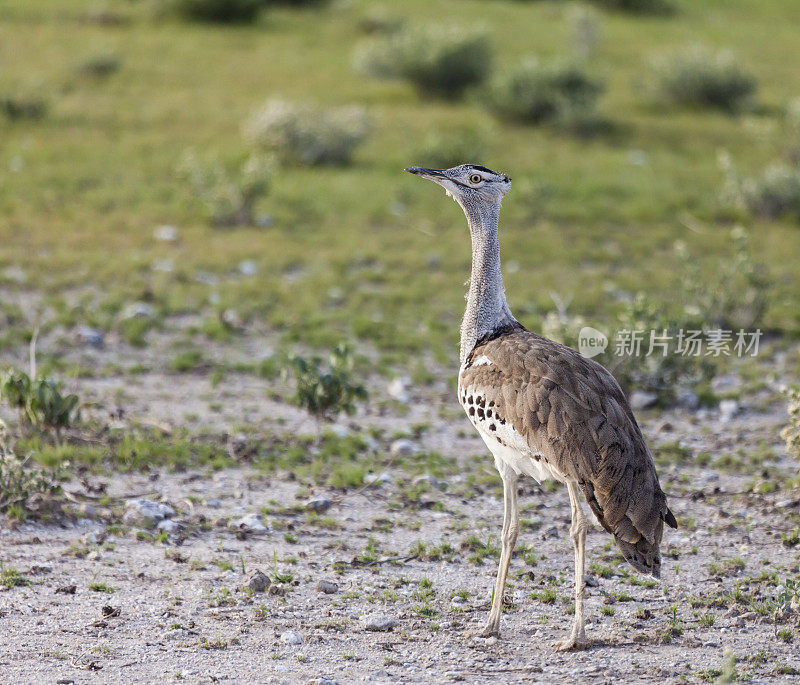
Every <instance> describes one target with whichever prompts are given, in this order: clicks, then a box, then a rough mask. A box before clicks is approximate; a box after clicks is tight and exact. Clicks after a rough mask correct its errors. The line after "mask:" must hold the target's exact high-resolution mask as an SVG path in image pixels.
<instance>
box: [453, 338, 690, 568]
mask: <svg viewBox="0 0 800 685" xmlns="http://www.w3.org/2000/svg"><path fill="white" fill-rule="evenodd" d="M483 355H485V356H486V357H487V358H488V359H489V360H490V361H491V364H481V365H473V364H472V363H473V361H474V360H476V359H478V358H480V357H481V356H483ZM461 384H462V387H464V388H467V387H475V388H480V391H481V393H482V394H483V395H484V396H485V398H486V401H487V402H489V401H493V402H494V403H495V405H496V406H497V412H498V414H499V415H500V416H502V417H504V418H505V419H506V420H507V421H510V422H511V424H512V425H513V427H514V429H515V430H516V431H517V432H518V433H520V434H521V435H522V436H524V438H525V439H526V440H527V442H528V444H529V445H530V446H531V448H532V449H533V450H535V451H539V452H541V453H542V455H543V458H544V459H545V460H547V461H548V462H549V463H551V464H552V465H553V466H554V467H555V468H556V469H558V471H560V472H561V473H563V474H565V475H566V476H567V477H568V478H570V479H573V480H575V481H576V482H577V483H578V485H579V487H580V488H581V490H582V491H583V493H584V496H585V497H586V500H587V502H588V503H589V506H590V507H591V509H592V511H593V512H594V514H595V516H596V517H597V520H598V521H599V522H600V524H601V525H602V526H603V527H604V528H605V529H606V530H607V531H608V532H609V533H612V534H613V535H614V537H615V538H616V540H617V543H618V544H619V546H620V549H621V550H622V553H623V555H624V556H625V558H626V559H627V560H628V561H629V562H630V563H631V565H632V566H634V568H636V569H638V570H640V571H643V572H647V573H652V574H653V575H658V573H659V569H660V557H659V554H658V548H659V545H660V543H661V535H662V531H663V524H664V521H666V522H667V523H668V524H669V525H672V526H673V527H675V526H676V525H677V524H676V522H675V517H674V516H673V515H672V512H671V511H670V510H669V508H668V507H667V501H666V496H665V495H664V492H663V491H662V490H661V486H660V485H659V482H658V475H657V474H656V470H655V465H654V464H653V458H652V456H651V454H650V451H649V450H648V448H647V445H646V444H645V442H644V438H643V437H642V433H641V431H640V429H639V425H638V424H637V423H636V419H635V418H634V416H633V412H632V411H631V409H630V406H629V404H628V401H627V399H626V398H625V394H624V393H623V392H622V389H621V388H620V387H619V384H618V383H617V381H616V380H615V379H614V377H613V376H612V375H611V374H610V373H609V372H608V371H607V370H606V369H605V368H603V367H602V366H601V365H600V364H598V363H596V362H594V361H592V360H591V359H586V358H584V357H582V356H581V355H580V354H578V353H577V352H576V351H575V350H573V349H571V348H569V347H566V346H564V345H561V344H559V343H556V342H553V341H552V340H548V339H547V338H543V337H541V336H539V335H536V334H535V333H532V332H530V331H528V330H526V329H525V328H523V327H522V326H521V325H519V324H517V325H514V326H510V327H508V328H506V329H503V330H499V331H496V332H495V333H494V334H493V335H491V336H487V337H486V338H485V339H483V340H481V341H479V342H478V344H477V345H476V346H475V348H474V349H473V351H472V352H471V354H470V355H469V357H468V358H467V361H466V363H465V365H464V369H463V370H462V373H461Z"/></svg>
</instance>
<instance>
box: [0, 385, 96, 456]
mask: <svg viewBox="0 0 800 685" xmlns="http://www.w3.org/2000/svg"><path fill="white" fill-rule="evenodd" d="M0 397H2V398H3V399H5V400H6V402H7V403H8V404H9V406H11V407H13V408H15V409H16V410H17V411H18V413H19V416H20V423H21V424H22V425H32V426H35V427H36V428H39V429H41V428H44V429H47V430H52V431H53V432H54V433H55V436H56V439H57V440H58V441H59V442H60V441H61V432H62V431H63V430H64V429H65V428H69V427H70V426H71V425H73V424H74V423H75V422H77V421H78V420H80V407H79V405H80V399H79V398H78V396H77V395H73V394H66V395H65V394H63V393H62V391H61V386H60V384H58V383H57V382H56V381H53V380H50V379H49V378H34V379H31V378H30V376H28V374H26V373H25V372H24V371H17V370H15V369H8V370H7V371H5V372H4V373H3V374H2V376H0Z"/></svg>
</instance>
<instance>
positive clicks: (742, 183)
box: [720, 153, 800, 220]
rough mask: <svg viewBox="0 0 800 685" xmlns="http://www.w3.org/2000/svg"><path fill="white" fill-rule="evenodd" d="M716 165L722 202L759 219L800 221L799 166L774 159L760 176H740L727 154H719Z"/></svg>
mask: <svg viewBox="0 0 800 685" xmlns="http://www.w3.org/2000/svg"><path fill="white" fill-rule="evenodd" d="M720 166H721V167H722V170H723V172H724V173H725V184H724V186H723V189H722V193H721V198H720V199H721V201H722V203H723V204H726V205H729V206H730V207H733V208H735V209H740V210H745V211H747V212H749V213H751V214H753V215H755V216H758V217H761V218H762V219H770V220H771V219H778V218H781V217H788V218H791V219H794V220H800V167H797V166H791V165H789V164H785V163H783V162H774V163H773V164H770V165H769V166H768V167H767V168H766V169H764V171H763V172H761V174H760V175H758V176H750V177H745V178H742V177H741V176H740V175H739V173H738V172H737V170H736V167H735V165H734V163H733V161H732V160H731V158H730V156H729V155H728V154H727V153H723V154H722V155H720Z"/></svg>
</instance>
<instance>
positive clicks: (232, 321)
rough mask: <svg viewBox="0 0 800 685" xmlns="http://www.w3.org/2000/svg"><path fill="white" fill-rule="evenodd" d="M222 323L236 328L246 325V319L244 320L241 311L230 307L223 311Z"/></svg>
mask: <svg viewBox="0 0 800 685" xmlns="http://www.w3.org/2000/svg"><path fill="white" fill-rule="evenodd" d="M222 323H224V324H225V325H226V326H227V327H228V328H232V329H234V330H237V329H240V328H241V327H242V326H243V325H244V321H242V317H241V316H239V312H237V311H236V310H235V309H230V308H229V309H226V310H225V311H224V312H222Z"/></svg>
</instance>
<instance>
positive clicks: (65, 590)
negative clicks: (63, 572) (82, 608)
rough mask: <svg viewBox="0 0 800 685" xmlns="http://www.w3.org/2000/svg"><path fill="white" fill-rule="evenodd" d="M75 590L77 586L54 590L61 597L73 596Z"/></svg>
mask: <svg viewBox="0 0 800 685" xmlns="http://www.w3.org/2000/svg"><path fill="white" fill-rule="evenodd" d="M77 589H78V587H77V585H62V586H61V587H57V588H56V592H57V593H60V594H62V595H74V594H75V590H77Z"/></svg>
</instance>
